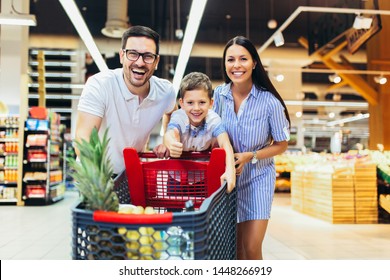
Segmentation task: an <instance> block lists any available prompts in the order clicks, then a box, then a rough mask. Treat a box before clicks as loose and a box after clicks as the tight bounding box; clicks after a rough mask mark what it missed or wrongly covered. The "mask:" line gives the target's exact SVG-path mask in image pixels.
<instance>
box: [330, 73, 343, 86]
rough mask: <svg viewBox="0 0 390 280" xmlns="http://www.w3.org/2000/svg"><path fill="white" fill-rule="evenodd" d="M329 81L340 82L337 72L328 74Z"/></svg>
mask: <svg viewBox="0 0 390 280" xmlns="http://www.w3.org/2000/svg"><path fill="white" fill-rule="evenodd" d="M329 81H331V82H332V83H335V84H338V83H340V82H341V77H340V76H339V75H337V74H332V75H329Z"/></svg>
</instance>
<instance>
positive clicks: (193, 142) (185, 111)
mask: <svg viewBox="0 0 390 280" xmlns="http://www.w3.org/2000/svg"><path fill="white" fill-rule="evenodd" d="M212 96H213V91H212V85H211V81H210V79H209V77H207V75H205V74H203V73H199V72H192V73H190V74H188V75H186V76H185V77H184V78H183V80H182V82H181V84H180V99H179V104H180V106H181V109H179V110H176V111H174V112H173V113H172V116H171V120H170V122H169V124H168V127H167V132H166V133H165V135H164V144H165V146H166V147H167V148H168V149H169V151H170V156H171V157H180V155H181V154H182V152H183V151H205V150H208V149H210V148H211V147H212V146H213V144H214V142H215V141H217V143H218V145H219V147H221V148H223V149H224V150H225V152H226V169H225V173H224V174H222V176H221V183H222V182H223V181H224V180H226V181H227V190H228V192H231V191H232V190H233V188H234V186H235V184H236V172H235V167H234V156H233V148H232V146H231V144H230V141H229V138H228V135H227V133H226V131H225V129H224V127H223V125H222V123H221V118H220V117H219V116H218V114H217V113H215V112H214V111H213V110H211V108H212V105H213V99H212Z"/></svg>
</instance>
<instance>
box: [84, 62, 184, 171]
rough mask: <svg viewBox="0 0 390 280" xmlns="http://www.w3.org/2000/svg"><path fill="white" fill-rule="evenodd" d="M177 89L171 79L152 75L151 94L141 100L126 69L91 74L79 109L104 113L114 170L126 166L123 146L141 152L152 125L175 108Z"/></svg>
mask: <svg viewBox="0 0 390 280" xmlns="http://www.w3.org/2000/svg"><path fill="white" fill-rule="evenodd" d="M175 103H176V93H175V90H174V89H173V86H172V84H171V82H169V81H168V80H165V79H160V78H158V77H155V76H152V77H151V78H150V92H149V95H148V96H147V97H146V98H145V99H144V100H143V101H142V103H141V104H139V99H138V96H137V95H133V94H132V93H131V92H130V91H129V90H128V88H127V87H126V84H125V82H124V80H123V69H122V68H118V69H115V70H108V71H104V72H100V73H97V74H95V75H93V76H92V77H90V78H89V79H88V80H87V82H86V84H85V87H84V89H83V92H82V94H81V97H80V100H79V104H78V110H79V111H81V112H86V113H90V114H93V115H95V116H98V117H101V118H102V119H103V120H102V124H101V127H100V130H99V135H100V136H103V133H104V131H105V130H106V128H107V127H109V131H108V137H109V138H110V142H109V156H110V158H111V162H112V164H113V168H114V173H116V174H119V173H121V172H122V171H123V170H124V169H125V165H124V160H123V149H124V148H125V147H133V148H135V149H136V150H137V151H139V152H141V151H142V150H143V149H144V147H145V144H146V142H147V140H148V137H149V135H150V133H151V131H152V129H153V128H154V127H155V126H156V125H157V123H158V122H159V121H160V120H161V118H162V116H163V115H164V114H165V113H169V112H171V111H172V110H173V109H174V106H175Z"/></svg>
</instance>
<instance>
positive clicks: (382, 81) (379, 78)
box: [374, 75, 387, 85]
mask: <svg viewBox="0 0 390 280" xmlns="http://www.w3.org/2000/svg"><path fill="white" fill-rule="evenodd" d="M374 81H375V82H376V83H378V84H380V85H384V84H386V83H387V78H386V77H385V76H383V75H380V76H375V77H374Z"/></svg>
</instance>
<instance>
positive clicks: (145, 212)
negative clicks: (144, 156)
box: [72, 149, 237, 260]
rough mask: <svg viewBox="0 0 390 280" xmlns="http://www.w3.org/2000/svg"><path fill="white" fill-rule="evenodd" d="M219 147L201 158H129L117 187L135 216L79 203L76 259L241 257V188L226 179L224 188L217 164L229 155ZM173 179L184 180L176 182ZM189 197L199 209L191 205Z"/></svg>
mask: <svg viewBox="0 0 390 280" xmlns="http://www.w3.org/2000/svg"><path fill="white" fill-rule="evenodd" d="M214 150H215V151H214ZM214 150H213V152H211V153H210V154H211V155H210V158H209V160H207V161H201V162H198V161H195V160H192V159H169V160H151V161H147V162H142V161H141V160H140V158H138V155H137V156H136V157H135V158H136V159H137V160H135V159H132V160H131V161H127V163H126V171H125V172H123V173H122V174H121V175H119V176H118V177H117V178H116V179H115V185H116V186H115V190H116V193H117V195H118V197H119V200H120V202H121V203H122V204H129V203H131V205H122V206H123V207H124V208H125V209H126V207H127V209H132V210H129V211H130V212H132V213H133V214H123V213H117V212H106V211H90V210H85V209H83V205H82V204H81V203H78V204H77V205H76V206H75V207H74V208H73V209H72V219H73V229H72V231H73V236H72V258H73V259H93V260H95V259H142V260H157V259H196V260H198V259H226V260H228V259H235V258H236V219H237V216H236V215H237V206H236V191H235V190H233V191H232V192H231V193H227V186H226V183H225V184H223V185H222V186H221V184H220V179H219V177H220V175H221V174H222V173H220V172H221V171H218V167H216V166H214V163H217V165H218V164H220V162H221V161H222V162H223V165H224V156H225V155H224V151H223V150H222V152H221V149H214ZM131 153H133V151H132V152H131ZM125 155H126V156H125V159H128V157H133V156H135V155H131V156H130V155H129V154H126V153H125ZM157 162H159V164H158V165H156V163H157ZM175 162H176V163H175ZM191 163H192V164H191ZM199 163H200V165H199ZM129 164H130V165H131V166H132V167H130V169H129ZM180 166H181V167H180ZM134 168H135V169H134ZM152 171H153V172H152ZM137 172H140V173H137ZM222 172H223V170H222ZM194 173H195V174H196V175H194ZM134 174H136V175H134ZM179 175H180V176H179ZM194 176H195V177H194ZM129 178H130V179H129ZM152 178H154V180H152ZM172 178H174V179H176V181H179V182H180V184H179V185H176V184H172ZM194 178H195V180H193V179H194ZM198 179H201V180H198ZM217 179H218V180H217ZM134 180H135V182H134ZM217 182H218V185H219V186H218V187H216V186H215V184H217ZM181 184H183V185H181ZM172 186H173V187H172ZM191 187H193V188H192V189H191ZM188 201H191V202H193V203H194V208H193V209H188V208H187V209H186V207H185V203H186V202H187V203H188ZM134 205H136V206H134ZM177 211H180V212H177Z"/></svg>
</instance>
